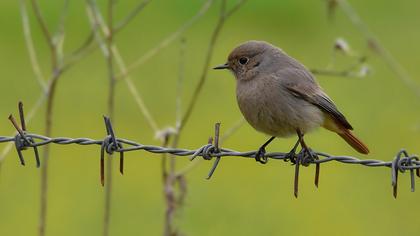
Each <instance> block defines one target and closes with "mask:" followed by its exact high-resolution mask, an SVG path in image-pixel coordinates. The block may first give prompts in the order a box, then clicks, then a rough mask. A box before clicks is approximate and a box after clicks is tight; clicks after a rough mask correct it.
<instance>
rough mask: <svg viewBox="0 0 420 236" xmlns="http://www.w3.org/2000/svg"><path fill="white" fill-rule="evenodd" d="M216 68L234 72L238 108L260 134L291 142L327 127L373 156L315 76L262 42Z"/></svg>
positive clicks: (244, 48) (253, 43) (237, 51)
mask: <svg viewBox="0 0 420 236" xmlns="http://www.w3.org/2000/svg"><path fill="white" fill-rule="evenodd" d="M215 69H229V70H230V71H232V72H233V74H234V75H235V78H236V97H237V101H238V105H239V108H240V110H241V112H242V114H243V115H244V117H245V119H246V120H247V121H248V123H249V124H250V125H251V126H252V127H254V128H255V129H256V130H258V131H260V132H263V133H266V134H269V135H271V136H276V137H288V136H291V135H293V134H296V132H297V131H300V132H302V133H303V134H304V133H307V132H310V131H311V130H313V129H315V128H317V127H320V126H323V127H325V128H327V129H329V130H331V131H334V132H336V133H338V134H339V135H340V136H341V137H343V138H344V139H345V140H346V141H347V142H348V143H349V144H350V145H352V146H353V147H354V148H355V149H356V150H358V151H359V152H361V153H368V152H369V150H368V148H367V147H366V146H365V145H364V144H363V143H362V142H361V141H360V140H358V139H357V138H356V137H355V136H353V135H352V133H351V132H350V130H352V129H353V127H352V126H351V125H350V123H349V122H348V121H347V120H346V118H345V117H344V115H343V114H342V113H341V112H340V111H339V110H338V109H337V107H336V106H335V104H334V103H333V101H332V100H331V99H330V98H329V97H328V95H327V94H326V93H325V92H324V91H323V90H322V89H321V87H320V86H319V85H318V83H317V82H316V80H315V78H314V76H313V75H312V74H311V73H310V72H309V71H308V70H307V69H306V68H305V67H304V66H303V65H302V64H301V63H300V62H298V61H297V60H295V59H294V58H292V57H290V56H289V55H287V54H286V53H285V52H283V51H282V50H281V49H279V48H277V47H275V46H273V45H271V44H269V43H266V42H262V41H248V42H245V43H243V44H241V45H239V46H238V47H236V48H235V49H234V50H233V51H232V52H231V53H230V55H229V57H228V62H227V63H226V64H224V65H221V66H219V67H216V68H215Z"/></svg>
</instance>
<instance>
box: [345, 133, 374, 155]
mask: <svg viewBox="0 0 420 236" xmlns="http://www.w3.org/2000/svg"><path fill="white" fill-rule="evenodd" d="M340 131H341V132H337V134H338V135H340V136H341V137H342V138H343V139H344V140H346V142H347V143H348V144H350V146H352V147H353V148H354V149H355V150H356V151H358V152H360V153H362V154H368V153H369V148H368V147H367V146H366V145H365V144H364V143H363V142H362V141H360V139H358V138H357V137H356V136H354V135H353V134H352V133H351V131H350V130H348V129H341V130H340Z"/></svg>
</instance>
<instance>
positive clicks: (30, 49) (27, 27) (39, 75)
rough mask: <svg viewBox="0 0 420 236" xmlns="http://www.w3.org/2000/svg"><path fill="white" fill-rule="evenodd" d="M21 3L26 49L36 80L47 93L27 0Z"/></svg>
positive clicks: (22, 0)
mask: <svg viewBox="0 0 420 236" xmlns="http://www.w3.org/2000/svg"><path fill="white" fill-rule="evenodd" d="M19 3H20V4H19V9H20V15H21V17H22V28H23V35H24V38H25V44H26V48H27V49H28V54H29V59H30V62H31V66H32V70H33V71H34V74H35V78H36V80H37V82H38V84H39V85H40V86H41V88H42V90H43V91H46V90H47V86H46V84H45V77H44V75H43V74H42V71H41V68H40V66H39V63H38V58H37V56H36V51H35V47H34V43H33V40H32V35H31V28H30V24H29V19H28V12H27V10H26V4H25V0H20V1H19Z"/></svg>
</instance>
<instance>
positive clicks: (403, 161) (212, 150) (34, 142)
mask: <svg viewBox="0 0 420 236" xmlns="http://www.w3.org/2000/svg"><path fill="white" fill-rule="evenodd" d="M19 117H20V121H21V126H19V124H18V123H17V121H16V120H15V118H14V117H13V116H12V115H10V116H9V120H10V121H11V122H12V124H13V126H14V127H15V129H16V130H17V134H16V136H14V137H10V136H0V143H6V142H14V144H15V148H16V151H17V154H18V157H19V160H20V163H21V164H22V165H25V159H24V157H23V153H22V151H23V150H26V149H28V148H32V149H33V150H34V155H35V160H36V165H37V167H40V159H39V154H38V147H40V146H44V145H48V144H59V145H69V144H77V145H98V146H100V147H101V151H100V160H101V162H100V175H101V178H100V179H101V184H102V185H104V181H105V180H104V159H105V152H106V153H107V154H109V155H110V156H111V155H112V154H114V153H115V152H117V153H119V154H120V173H121V174H123V173H124V153H125V152H131V151H146V152H150V153H156V154H162V153H168V154H171V155H174V156H184V157H187V156H189V157H190V160H194V159H195V158H196V157H202V158H203V159H205V160H211V159H213V158H216V160H215V162H214V164H213V166H212V168H211V170H210V172H209V174H208V176H207V179H210V178H211V177H212V175H213V173H214V171H215V170H216V168H217V166H218V164H219V161H220V158H222V157H244V158H255V155H256V153H257V151H246V152H240V151H235V150H232V149H227V148H219V133H220V131H219V130H220V123H216V125H215V135H214V142H213V137H210V139H209V142H208V143H207V144H205V145H203V146H201V147H199V148H197V149H183V148H168V147H161V146H155V145H145V144H141V143H139V142H136V141H132V140H129V139H124V138H117V137H116V136H115V132H114V129H113V127H112V124H111V120H110V119H109V118H108V117H106V116H104V122H105V128H106V133H107V135H106V136H105V138H104V139H102V140H95V139H91V138H68V137H55V138H51V137H47V136H43V135H39V134H34V133H29V132H27V131H26V125H25V118H24V114H23V108H22V105H21V103H19ZM264 156H265V157H267V158H269V159H274V160H284V161H286V162H289V161H290V162H291V163H292V164H293V165H294V166H295V178H294V195H295V197H297V196H298V182H299V169H300V166H301V165H302V166H309V165H312V164H314V165H315V166H316V169H315V181H314V183H315V186H316V187H318V184H319V174H320V165H321V164H323V163H327V162H332V161H336V162H340V163H344V164H359V165H363V166H367V167H388V168H391V183H392V186H393V195H394V197H395V198H396V197H397V186H398V173H404V172H405V171H407V170H408V171H410V177H411V178H410V180H411V191H412V192H414V190H415V180H414V179H415V176H414V175H415V174H414V170H415V171H416V175H417V176H418V177H420V160H419V157H418V156H417V155H410V154H408V152H407V151H406V150H404V149H402V150H400V151H399V152H398V153H397V154H396V156H395V157H394V159H393V160H392V161H382V160H374V159H365V160H361V159H358V158H356V157H353V156H341V155H339V156H334V155H330V154H328V153H324V152H317V151H312V150H309V152H308V150H304V149H302V150H301V151H300V152H299V153H297V154H295V153H293V154H292V155H291V153H284V152H270V153H265V154H264Z"/></svg>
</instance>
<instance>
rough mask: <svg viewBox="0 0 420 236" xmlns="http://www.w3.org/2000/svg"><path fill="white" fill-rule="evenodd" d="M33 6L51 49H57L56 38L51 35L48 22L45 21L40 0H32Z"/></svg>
mask: <svg viewBox="0 0 420 236" xmlns="http://www.w3.org/2000/svg"><path fill="white" fill-rule="evenodd" d="M31 2H32V8H33V10H34V12H35V16H36V18H37V21H38V23H39V26H40V27H41V30H42V33H43V34H44V37H45V40H46V41H47V44H48V46H49V47H50V49H51V50H55V44H54V40H53V38H52V37H51V34H50V31H49V30H48V26H47V23H46V22H45V19H44V17H43V16H42V13H41V10H40V9H39V5H38V0H31Z"/></svg>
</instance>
